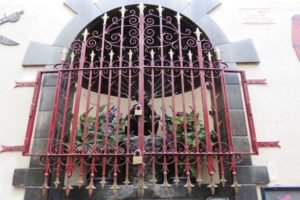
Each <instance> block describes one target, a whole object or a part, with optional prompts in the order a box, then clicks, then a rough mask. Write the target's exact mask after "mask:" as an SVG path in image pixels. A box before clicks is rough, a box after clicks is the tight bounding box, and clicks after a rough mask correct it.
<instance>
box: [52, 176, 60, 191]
mask: <svg viewBox="0 0 300 200" xmlns="http://www.w3.org/2000/svg"><path fill="white" fill-rule="evenodd" d="M53 185H54V187H55V189H57V188H58V186H59V185H60V181H59V177H58V176H57V177H56V178H55V181H54V182H53Z"/></svg>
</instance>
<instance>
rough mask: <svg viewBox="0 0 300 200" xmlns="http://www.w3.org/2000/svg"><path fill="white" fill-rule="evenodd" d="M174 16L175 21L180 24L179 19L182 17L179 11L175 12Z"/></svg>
mask: <svg viewBox="0 0 300 200" xmlns="http://www.w3.org/2000/svg"><path fill="white" fill-rule="evenodd" d="M175 17H176V19H177V23H178V24H180V19H181V18H182V16H181V15H180V14H179V13H177V15H176V16H175Z"/></svg>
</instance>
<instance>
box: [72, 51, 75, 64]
mask: <svg viewBox="0 0 300 200" xmlns="http://www.w3.org/2000/svg"><path fill="white" fill-rule="evenodd" d="M74 59H75V53H74V52H73V51H72V53H71V62H74Z"/></svg>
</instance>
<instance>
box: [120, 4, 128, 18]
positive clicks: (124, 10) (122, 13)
mask: <svg viewBox="0 0 300 200" xmlns="http://www.w3.org/2000/svg"><path fill="white" fill-rule="evenodd" d="M126 11H127V9H126V8H125V7H124V6H122V8H121V9H120V12H121V15H122V17H124V16H125V12H126Z"/></svg>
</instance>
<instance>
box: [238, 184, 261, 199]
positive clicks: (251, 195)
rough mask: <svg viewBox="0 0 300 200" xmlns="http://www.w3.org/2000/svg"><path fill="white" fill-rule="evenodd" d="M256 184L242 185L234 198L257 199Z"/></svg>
mask: <svg viewBox="0 0 300 200" xmlns="http://www.w3.org/2000/svg"><path fill="white" fill-rule="evenodd" d="M257 199H258V198H257V191H256V185H242V187H240V188H239V192H238V194H237V195H236V200H257Z"/></svg>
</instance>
